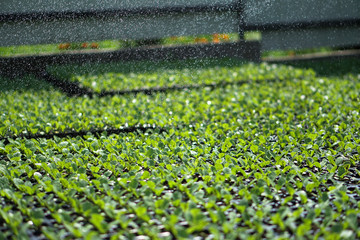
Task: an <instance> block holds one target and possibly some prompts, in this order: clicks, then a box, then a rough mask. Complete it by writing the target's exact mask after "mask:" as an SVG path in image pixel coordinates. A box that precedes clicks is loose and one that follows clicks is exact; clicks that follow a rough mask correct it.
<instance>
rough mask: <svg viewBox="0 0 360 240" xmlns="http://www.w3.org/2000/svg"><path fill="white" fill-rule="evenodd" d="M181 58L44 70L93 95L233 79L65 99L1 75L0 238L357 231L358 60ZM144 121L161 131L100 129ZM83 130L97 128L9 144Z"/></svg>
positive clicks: (341, 235) (334, 235)
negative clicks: (331, 64)
mask: <svg viewBox="0 0 360 240" xmlns="http://www.w3.org/2000/svg"><path fill="white" fill-rule="evenodd" d="M132 64H133V63H132ZM183 64H184V63H174V64H173V65H171V64H168V63H162V64H160V65H159V66H157V67H154V68H153V67H150V65H146V64H145V65H144V63H141V64H139V65H131V64H130V65H126V64H112V65H107V66H106V67H104V65H98V66H91V65H90V66H65V67H56V68H52V69H49V71H50V72H52V74H55V75H56V76H58V77H62V78H64V79H67V78H72V81H78V82H80V83H81V84H82V85H84V86H86V87H89V88H92V89H94V90H95V91H99V92H100V91H103V90H122V89H137V88H143V87H148V88H150V87H154V86H158V85H163V86H171V84H176V85H181V84H186V85H191V84H199V83H209V82H210V83H214V82H222V81H226V82H234V84H230V85H228V86H226V87H222V88H221V87H220V88H215V89H211V88H204V89H200V90H189V89H188V90H186V89H185V90H183V91H172V92H168V93H158V94H153V95H146V94H137V95H131V94H130V95H128V96H113V97H103V98H99V97H96V96H94V97H93V98H90V97H88V96H84V97H78V98H70V97H67V96H66V95H65V94H63V93H61V92H59V91H58V90H56V89H54V88H53V87H52V86H49V85H48V84H46V83H43V82H42V83H41V82H39V80H36V79H33V78H22V79H15V80H14V79H13V80H10V79H1V84H2V85H1V86H3V87H2V88H1V89H3V90H2V91H1V92H0V108H1V113H0V114H1V115H0V118H1V119H0V137H1V139H2V140H0V239H2V238H3V239H7V238H11V237H12V238H14V239H47V238H49V239H74V238H84V239H260V238H269V239H288V238H297V239H312V238H318V239H357V238H359V237H360V231H359V230H358V227H359V220H360V204H359V202H360V196H359V194H360V188H359V183H360V182H359V181H360V163H359V160H360V158H359V152H360V136H359V134H360V130H359V129H360V121H359V120H360V115H359V111H360V97H359V92H360V70H359V69H360V64H359V61H358V60H355V59H354V60H353V61H348V62H347V63H346V66H348V65H349V64H350V65H351V64H352V67H350V68H348V69H349V70H348V71H345V72H341V74H339V72H336V71H333V70H330V69H329V74H326V71H323V72H321V73H320V71H319V69H323V68H324V67H326V66H328V65H327V64H328V63H325V62H320V63H316V64H311V67H312V69H311V68H308V67H309V66H306V68H305V66H304V65H303V66H301V65H300V64H298V65H297V66H296V67H293V66H289V65H280V64H278V65H274V64H266V63H263V64H260V65H256V64H239V63H234V62H232V61H230V60H224V61H222V62H219V63H218V65H217V64H216V62H210V63H208V64H205V65H202V64H203V63H198V65H201V66H200V67H193V66H194V65H193V64H194V62H188V63H185V66H184V65H183ZM187 64H188V65H187ZM338 64H340V65H341V63H338ZM144 66H148V67H146V69H141V68H144ZM346 66H345V65H344V66H343V68H340V69H344V68H345V69H346ZM337 73H338V74H337ZM243 80H246V81H247V83H245V84H236V82H238V81H243ZM24 83H25V87H21V86H23V84H24ZM5 86H6V88H5ZM143 124H154V125H155V126H156V127H162V128H161V129H162V130H164V129H165V131H160V128H158V129H154V130H152V131H147V132H145V133H143V132H140V131H138V132H137V131H135V132H131V133H126V134H125V133H122V134H112V135H109V134H108V133H107V132H106V129H110V128H120V127H124V126H133V125H143ZM91 129H103V130H104V131H103V133H102V134H101V135H100V136H94V135H91V134H88V135H86V136H84V137H80V136H78V137H67V138H58V137H53V138H50V139H44V138H37V139H34V138H28V139H26V138H23V137H19V138H18V136H22V135H24V134H25V135H26V134H27V135H29V134H30V135H31V134H39V133H47V134H52V133H57V132H76V131H80V130H91Z"/></svg>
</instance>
